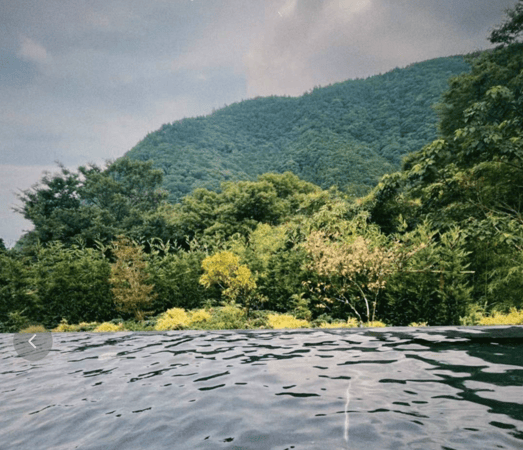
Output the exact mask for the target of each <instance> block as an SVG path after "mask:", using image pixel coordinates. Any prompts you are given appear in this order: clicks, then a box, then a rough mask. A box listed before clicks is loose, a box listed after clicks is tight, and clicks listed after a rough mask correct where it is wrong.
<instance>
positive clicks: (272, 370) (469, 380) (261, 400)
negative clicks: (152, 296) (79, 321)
mask: <svg viewBox="0 0 523 450" xmlns="http://www.w3.org/2000/svg"><path fill="white" fill-rule="evenodd" d="M53 337H54V345H53V350H52V351H51V352H50V353H49V355H48V356H47V357H45V358H44V359H42V360H40V361H38V362H28V361H26V360H25V359H23V358H21V357H19V356H18V355H17V354H16V352H15V351H14V349H13V345H12V340H13V336H12V335H6V334H4V335H0V395H1V397H0V398H1V404H0V412H1V414H0V443H1V444H0V447H2V448H6V449H11V450H15V449H20V450H28V449H36V448H42V449H56V450H60V449H89V450H94V449H104V450H106V449H122V450H124V449H125V450H132V449H151V450H154V449H212V450H215V449H244V450H255V449H256V450H257V449H263V450H270V449H274V450H290V449H312V450H314V449H322V450H329V449H366V450H374V449H398V450H399V449H402V450H403V449H420V450H421V449H423V450H431V449H438V450H439V449H445V450H451V449H452V450H462V449H467V450H481V449H488V450H492V449H522V448H523V406H522V404H523V389H522V386H523V327H484V328H482V327H442V328H419V329H412V328H387V329H366V330H361V329H340V330H321V331H320V330H291V331H273V330H271V331H249V332H242V331H221V332H195V331H192V332H175V331H173V332H167V333H110V334H109V333H107V334H106V333H70V334H67V333H54V334H53Z"/></svg>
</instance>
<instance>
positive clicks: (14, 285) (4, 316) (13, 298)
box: [0, 253, 42, 332]
mask: <svg viewBox="0 0 523 450" xmlns="http://www.w3.org/2000/svg"><path fill="white" fill-rule="evenodd" d="M41 311H42V309H41V304H40V302H39V299H38V295H37V292H36V290H35V289H34V283H33V280H32V278H31V271H30V266H29V265H28V264H25V263H24V261H22V260H21V259H16V258H15V257H14V256H10V255H8V254H5V253H0V331H4V332H16V331H18V330H19V329H20V328H21V327H23V326H24V325H26V324H27V323H28V322H29V321H30V320H35V321H38V320H39V317H40V315H41Z"/></svg>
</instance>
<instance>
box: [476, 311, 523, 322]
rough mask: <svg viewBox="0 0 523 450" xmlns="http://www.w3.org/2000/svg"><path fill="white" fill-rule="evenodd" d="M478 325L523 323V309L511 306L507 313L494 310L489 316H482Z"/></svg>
mask: <svg viewBox="0 0 523 450" xmlns="http://www.w3.org/2000/svg"><path fill="white" fill-rule="evenodd" d="M479 325H523V310H520V311H518V310H517V309H516V308H511V309H510V312H509V313H508V314H503V313H501V312H497V311H495V312H494V313H493V314H492V315H491V316H489V317H483V318H481V319H480V321H479Z"/></svg>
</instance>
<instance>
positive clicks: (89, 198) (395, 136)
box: [0, 1, 523, 332]
mask: <svg viewBox="0 0 523 450" xmlns="http://www.w3.org/2000/svg"><path fill="white" fill-rule="evenodd" d="M522 18H523V2H522V1H520V2H518V4H517V6H516V7H515V8H514V9H513V10H510V11H508V14H507V20H506V22H505V23H503V24H502V25H500V26H499V27H498V28H496V29H495V30H494V31H493V32H492V34H491V36H490V40H491V42H492V43H494V44H498V47H496V48H495V49H492V50H489V51H484V52H478V53H477V54H473V55H469V56H467V57H465V58H462V57H454V58H445V59H439V60H433V61H427V62H426V63H420V64H415V65H412V66H410V67H408V68H406V69H401V70H394V71H392V72H390V73H387V74H385V75H381V76H376V77H371V78H368V79H366V80H353V81H348V82H345V83H339V84H336V85H333V86H328V87H325V88H316V89H314V90H312V91H311V92H310V93H308V94H306V95H304V96H303V97H300V98H297V99H296V98H277V97H270V98H263V99H255V100H250V101H245V102H241V103H238V104H234V105H230V106H228V107H226V108H223V109H221V110H219V111H215V112H214V113H213V114H211V115H210V116H208V117H200V118H196V119H184V120H183V121H180V122H177V123H174V124H171V125H164V126H163V127H162V128H161V129H160V130H159V131H157V132H155V133H151V134H149V135H148V136H147V137H146V138H145V139H144V140H143V141H142V142H140V143H139V144H138V145H137V146H136V147H135V148H134V149H132V150H131V151H130V152H129V153H128V154H127V155H126V156H125V157H123V158H120V159H118V160H116V161H112V162H108V163H107V165H106V167H98V166H96V165H86V166H81V167H79V168H78V169H77V170H76V171H70V170H68V169H66V168H65V167H61V168H60V172H59V173H57V174H54V175H51V174H48V175H46V176H44V177H43V178H42V180H41V182H40V184H39V185H37V186H35V187H33V188H31V189H29V190H26V191H24V192H23V193H22V194H21V195H20V198H21V200H22V203H23V205H22V206H21V207H20V209H19V212H20V213H21V214H23V215H24V217H26V218H27V219H29V220H30V221H31V222H32V223H33V224H34V230H33V231H31V232H29V233H27V234H26V235H24V236H23V237H22V238H21V239H20V241H19V242H18V243H17V244H16V246H15V247H14V248H13V249H10V250H8V249H6V248H5V246H3V243H2V241H1V240H0V331H3V332H18V331H21V330H22V331H24V330H25V331H27V330H31V331H36V330H51V329H53V330H55V331H119V330H120V331H121V330H131V331H132V330H154V329H156V330H170V329H238V328H251V329H254V328H256V329H258V328H269V329H270V328H285V327H290V328H299V327H323V328H337V327H353V326H408V325H411V326H424V325H425V326H426V325H428V326H437V325H477V324H485V325H488V324H503V323H505V324H523V310H522V308H523V296H522V294H521V293H522V292H523V211H522V206H523V123H522V122H523V44H521V43H519V42H518V40H517V38H518V36H519V35H520V33H521V30H522V29H523V25H522V23H523V21H522ZM444 74H447V75H449V76H450V78H449V77H448V76H447V77H444V76H443V75H444ZM443 78H445V79H447V78H448V83H447V81H445V83H447V84H446V86H447V87H446V90H445V89H441V83H442V79H443ZM434 103H437V105H436V106H435V107H434V108H433V109H431V105H432V104H434ZM434 114H436V115H435V116H434Z"/></svg>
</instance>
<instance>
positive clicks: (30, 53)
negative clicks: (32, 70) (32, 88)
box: [18, 36, 48, 63]
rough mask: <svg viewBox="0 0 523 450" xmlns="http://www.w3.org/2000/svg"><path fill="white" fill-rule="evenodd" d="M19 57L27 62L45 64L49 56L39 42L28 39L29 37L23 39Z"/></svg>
mask: <svg viewBox="0 0 523 450" xmlns="http://www.w3.org/2000/svg"><path fill="white" fill-rule="evenodd" d="M18 56H20V57H21V58H22V59H25V60H27V61H32V62H36V63H45V62H47V61H48V54H47V50H46V49H45V47H43V46H42V45H40V44H39V43H38V42H35V41H33V40H32V39H30V38H28V37H27V36H22V37H21V43H20V49H19V50H18Z"/></svg>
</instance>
